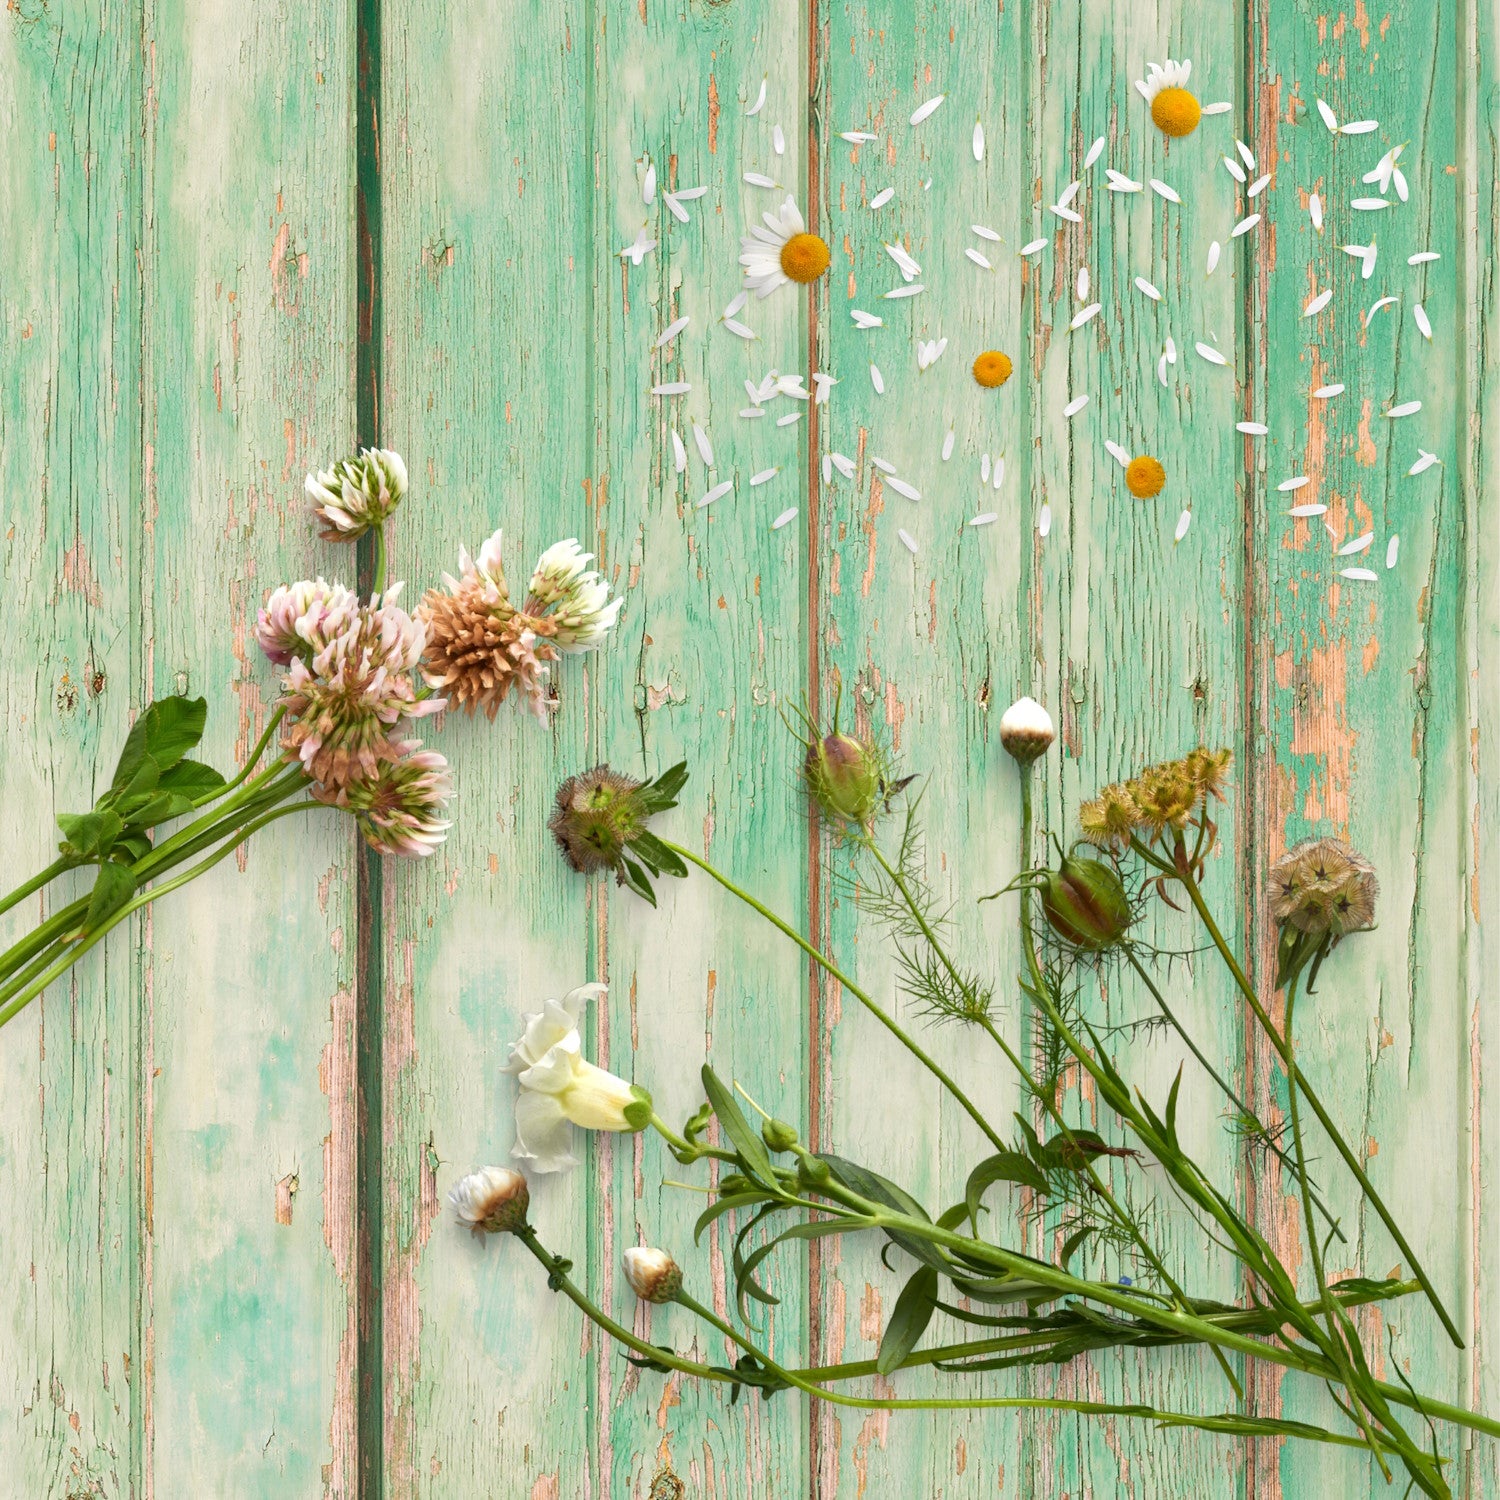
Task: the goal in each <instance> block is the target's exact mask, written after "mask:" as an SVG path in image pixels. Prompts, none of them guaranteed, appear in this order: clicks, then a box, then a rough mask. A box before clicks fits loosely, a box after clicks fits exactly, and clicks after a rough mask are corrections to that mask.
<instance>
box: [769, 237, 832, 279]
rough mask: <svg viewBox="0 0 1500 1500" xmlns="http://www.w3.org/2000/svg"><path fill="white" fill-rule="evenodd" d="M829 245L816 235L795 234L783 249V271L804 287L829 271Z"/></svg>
mask: <svg viewBox="0 0 1500 1500" xmlns="http://www.w3.org/2000/svg"><path fill="white" fill-rule="evenodd" d="M830 259H831V257H830V256H829V254H828V245H827V243H826V242H825V241H824V240H822V239H820V238H819V237H818V236H817V235H815V234H794V235H793V236H792V237H791V239H789V240H788V241H787V242H786V244H784V245H783V246H782V247H781V269H782V270H783V271H785V272H786V274H787V275H788V276H790V277H791V279H792V280H793V281H800V282H801V283H802V284H803V285H804V286H805V285H806V284H807V283H808V282H810V281H816V280H817V279H818V277H820V276H821V275H822V274H823V272H824V271H826V270H827V269H828V262H829V260H830Z"/></svg>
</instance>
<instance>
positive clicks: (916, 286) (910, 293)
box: [885, 281, 927, 302]
mask: <svg viewBox="0 0 1500 1500" xmlns="http://www.w3.org/2000/svg"><path fill="white" fill-rule="evenodd" d="M926 290H927V288H926V287H925V286H923V285H922V283H921V282H920V281H915V282H913V283H912V284H911V285H910V286H898V287H892V289H891V290H890V291H888V292H887V293H886V294H885V300H886V301H887V302H894V301H895V300H896V299H897V298H898V297H915V296H918V295H919V294H921V293H922V292H925V291H926Z"/></svg>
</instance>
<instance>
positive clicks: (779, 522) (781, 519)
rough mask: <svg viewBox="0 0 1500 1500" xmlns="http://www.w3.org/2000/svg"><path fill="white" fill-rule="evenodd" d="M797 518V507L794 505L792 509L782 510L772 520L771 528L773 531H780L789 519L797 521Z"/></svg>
mask: <svg viewBox="0 0 1500 1500" xmlns="http://www.w3.org/2000/svg"><path fill="white" fill-rule="evenodd" d="M796 519H797V507H796V506H795V505H794V506H793V507H792V508H791V509H790V510H784V511H782V513H781V514H780V515H779V516H777V517H776V519H775V520H774V521H772V522H771V530H772V531H780V530H781V528H782V527H783V526H785V525H786V523H787V522H788V521H795V520H796Z"/></svg>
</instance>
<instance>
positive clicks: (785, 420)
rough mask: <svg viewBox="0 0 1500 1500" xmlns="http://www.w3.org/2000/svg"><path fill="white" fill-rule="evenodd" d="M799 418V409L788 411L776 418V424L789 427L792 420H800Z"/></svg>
mask: <svg viewBox="0 0 1500 1500" xmlns="http://www.w3.org/2000/svg"><path fill="white" fill-rule="evenodd" d="M801 420H802V413H801V412H800V411H789V412H788V413H787V414H786V415H785V416H784V417H777V418H776V425H777V426H778V427H790V426H791V425H792V423H793V422H800V421H801Z"/></svg>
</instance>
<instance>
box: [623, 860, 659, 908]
mask: <svg viewBox="0 0 1500 1500" xmlns="http://www.w3.org/2000/svg"><path fill="white" fill-rule="evenodd" d="M620 884H621V885H623V886H624V887H625V888H626V889H627V890H632V891H634V892H635V893H636V895H637V896H639V897H640V898H641V900H642V901H647V902H649V903H650V904H651V905H652V906H655V905H656V892H655V891H653V890H652V889H651V877H650V876H649V875H647V874H646V872H645V871H644V870H643V869H642V868H641V867H640V866H639V865H638V864H637V863H636V862H635V861H634V860H633V859H631V857H630V856H629V855H628V854H627V855H626V856H625V857H624V859H623V860H622V861H621V867H620Z"/></svg>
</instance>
